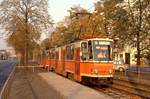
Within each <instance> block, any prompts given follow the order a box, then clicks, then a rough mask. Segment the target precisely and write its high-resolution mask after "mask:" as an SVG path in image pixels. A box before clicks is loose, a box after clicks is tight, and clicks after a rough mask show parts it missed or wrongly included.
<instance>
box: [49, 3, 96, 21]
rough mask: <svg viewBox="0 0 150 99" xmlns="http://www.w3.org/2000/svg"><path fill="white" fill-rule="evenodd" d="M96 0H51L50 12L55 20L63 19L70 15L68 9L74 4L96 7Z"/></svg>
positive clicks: (88, 7)
mask: <svg viewBox="0 0 150 99" xmlns="http://www.w3.org/2000/svg"><path fill="white" fill-rule="evenodd" d="M94 1H96V0H49V7H50V8H49V13H50V15H51V17H52V19H53V20H54V21H55V22H58V21H61V20H62V19H63V18H64V16H67V15H69V13H68V11H67V10H69V9H70V7H72V6H73V5H80V6H81V7H83V8H86V9H90V10H92V8H93V9H94V7H93V6H94Z"/></svg>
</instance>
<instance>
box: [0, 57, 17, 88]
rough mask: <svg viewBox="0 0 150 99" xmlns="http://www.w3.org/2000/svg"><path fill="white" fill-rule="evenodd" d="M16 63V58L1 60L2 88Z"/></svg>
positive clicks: (0, 77)
mask: <svg viewBox="0 0 150 99" xmlns="http://www.w3.org/2000/svg"><path fill="white" fill-rule="evenodd" d="M16 63H17V62H16V61H15V60H0V90H1V89H2V87H3V86H4V84H5V82H6V80H7V78H8V77H9V75H10V73H11V71H12V70H13V67H14V66H15V65H16Z"/></svg>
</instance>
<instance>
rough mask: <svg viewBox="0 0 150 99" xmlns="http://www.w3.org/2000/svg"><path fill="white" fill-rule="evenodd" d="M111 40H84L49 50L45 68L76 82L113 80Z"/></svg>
mask: <svg viewBox="0 0 150 99" xmlns="http://www.w3.org/2000/svg"><path fill="white" fill-rule="evenodd" d="M112 47H113V40H111V39H107V38H104V39H101V38H93V39H85V40H81V41H77V42H74V43H71V44H68V45H64V46H61V47H57V48H52V49H50V50H49V51H48V52H47V53H49V54H48V55H47V58H46V60H44V61H45V64H43V65H45V66H49V68H50V69H51V70H54V71H55V72H56V73H58V74H61V75H64V76H66V77H72V78H73V79H74V80H76V81H79V82H81V81H83V80H84V79H87V78H89V79H91V80H94V79H99V80H101V79H106V80H110V79H112V78H113V74H114V70H113V62H112V50H113V48H112Z"/></svg>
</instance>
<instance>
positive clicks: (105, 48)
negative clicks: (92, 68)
mask: <svg viewBox="0 0 150 99" xmlns="http://www.w3.org/2000/svg"><path fill="white" fill-rule="evenodd" d="M93 52H94V53H93V54H94V61H112V55H111V53H112V52H111V42H107V41H105V42H104V41H99V40H95V41H94V42H93Z"/></svg>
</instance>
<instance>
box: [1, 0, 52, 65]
mask: <svg viewBox="0 0 150 99" xmlns="http://www.w3.org/2000/svg"><path fill="white" fill-rule="evenodd" d="M47 9H48V0H36V1H35V0H3V1H2V3H1V5H0V11H1V16H0V19H1V20H0V23H1V24H2V26H3V27H4V28H5V29H6V31H7V32H8V35H9V37H10V38H8V41H9V40H12V39H15V40H12V41H14V42H16V44H17V45H18V46H19V45H20V47H19V48H18V49H20V50H24V51H21V52H23V53H22V54H23V55H24V62H25V65H26V64H27V62H28V52H29V49H30V48H29V46H31V45H32V43H31V42H33V41H34V42H36V41H37V40H38V39H39V37H40V33H41V32H42V31H43V30H44V29H47V28H48V27H49V26H50V24H51V20H50V16H49V15H48V10H47ZM16 34H17V35H16ZM18 41H19V42H18ZM9 42H11V41H9ZM11 45H12V46H15V45H14V44H11ZM17 51H18V50H17Z"/></svg>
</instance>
